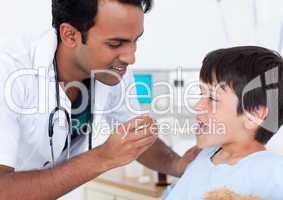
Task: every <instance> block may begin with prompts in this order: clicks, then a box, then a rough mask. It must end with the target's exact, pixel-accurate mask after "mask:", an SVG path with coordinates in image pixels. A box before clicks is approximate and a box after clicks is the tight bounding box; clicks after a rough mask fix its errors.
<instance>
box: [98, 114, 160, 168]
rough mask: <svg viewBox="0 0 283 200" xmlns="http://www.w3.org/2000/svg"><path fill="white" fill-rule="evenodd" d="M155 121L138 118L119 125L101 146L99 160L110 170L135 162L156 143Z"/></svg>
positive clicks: (143, 117) (143, 116)
mask: <svg viewBox="0 0 283 200" xmlns="http://www.w3.org/2000/svg"><path fill="white" fill-rule="evenodd" d="M157 133H158V127H157V124H156V121H155V120H153V119H152V118H151V117H149V116H145V115H142V116H139V117H136V118H134V119H132V120H130V121H128V122H126V123H124V124H121V125H120V126H119V127H118V128H116V130H115V131H114V132H113V133H112V134H111V136H110V137H109V138H108V140H107V141H106V142H105V143H104V144H103V145H101V146H100V147H99V148H100V150H101V158H102V159H103V160H104V161H105V162H106V164H108V166H109V165H110V168H115V167H119V166H123V165H126V164H128V163H130V162H132V161H134V160H136V159H137V158H138V157H139V156H140V155H141V154H142V153H143V152H145V151H146V150H147V149H148V148H149V147H151V145H152V144H153V143H154V142H155V141H156V139H157V137H158V134H157Z"/></svg>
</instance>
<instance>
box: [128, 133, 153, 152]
mask: <svg viewBox="0 0 283 200" xmlns="http://www.w3.org/2000/svg"><path fill="white" fill-rule="evenodd" d="M156 140H157V137H154V136H150V137H146V138H142V139H140V140H137V141H135V142H134V143H132V145H133V146H134V148H135V149H138V151H142V149H144V150H145V149H148V148H149V147H151V146H152V145H153V144H154V143H155V141H156Z"/></svg>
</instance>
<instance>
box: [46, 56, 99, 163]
mask: <svg viewBox="0 0 283 200" xmlns="http://www.w3.org/2000/svg"><path fill="white" fill-rule="evenodd" d="M55 55H56V54H55ZM53 67H54V74H55V91H56V107H55V108H54V109H53V110H52V112H51V113H50V115H49V124H48V137H49V145H50V149H51V159H52V160H51V162H52V163H51V164H52V167H54V165H55V156H54V145H53V135H54V116H55V114H56V113H58V112H60V111H61V112H62V113H63V114H64V115H65V119H66V123H67V126H68V133H67V160H69V159H70V148H71V129H72V127H71V119H70V116H69V113H68V111H67V110H66V109H65V108H64V107H62V106H61V103H60V92H59V78H58V66H57V61H56V56H54V59H53ZM93 81H94V82H95V80H94V79H93ZM93 88H94V87H93ZM89 91H90V90H89ZM89 99H90V102H89V103H91V106H90V107H91V108H93V107H94V100H95V98H92V96H91V95H90V97H89ZM92 123H93V110H91V111H90V120H89V123H88V124H89V126H88V127H89V129H88V130H89V134H88V150H91V149H92V132H93V130H92Z"/></svg>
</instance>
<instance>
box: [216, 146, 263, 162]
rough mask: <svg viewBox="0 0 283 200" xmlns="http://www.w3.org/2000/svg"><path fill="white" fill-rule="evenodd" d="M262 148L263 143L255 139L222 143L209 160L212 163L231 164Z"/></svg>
mask: <svg viewBox="0 0 283 200" xmlns="http://www.w3.org/2000/svg"><path fill="white" fill-rule="evenodd" d="M264 150H265V147H264V145H263V144H260V143H259V142H257V141H253V142H248V143H233V144H227V145H223V146H222V149H221V151H219V152H218V153H217V154H216V155H215V156H213V158H212V159H211V160H212V162H213V163H214V164H229V165H233V164H236V163H237V162H238V161H239V160H241V159H243V158H244V157H246V156H248V155H250V154H252V153H255V152H258V151H264Z"/></svg>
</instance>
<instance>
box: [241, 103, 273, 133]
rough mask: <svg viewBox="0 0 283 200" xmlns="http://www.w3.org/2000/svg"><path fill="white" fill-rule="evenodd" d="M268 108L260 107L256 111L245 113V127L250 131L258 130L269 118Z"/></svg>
mask: <svg viewBox="0 0 283 200" xmlns="http://www.w3.org/2000/svg"><path fill="white" fill-rule="evenodd" d="M267 115H268V108H267V107H266V106H258V107H257V108H255V109H254V110H252V111H250V112H248V111H246V112H245V117H244V126H245V128H246V129H249V130H257V129H258V127H259V126H260V125H261V124H262V123H263V121H264V120H265V119H266V118H267Z"/></svg>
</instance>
